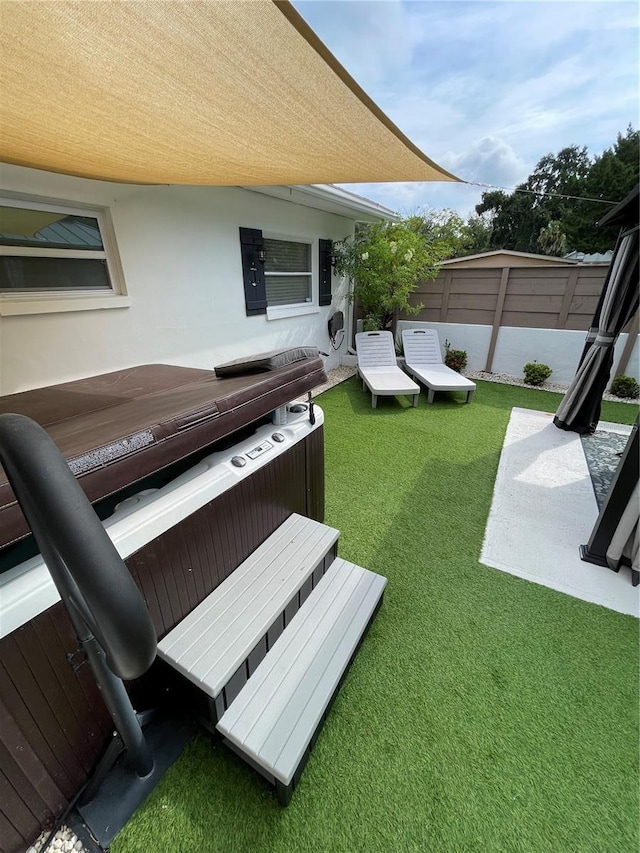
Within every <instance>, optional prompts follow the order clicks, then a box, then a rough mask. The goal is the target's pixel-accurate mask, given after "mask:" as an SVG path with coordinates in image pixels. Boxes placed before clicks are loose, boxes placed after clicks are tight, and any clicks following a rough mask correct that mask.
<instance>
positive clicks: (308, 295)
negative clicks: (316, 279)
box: [263, 237, 313, 306]
mask: <svg viewBox="0 0 640 853" xmlns="http://www.w3.org/2000/svg"><path fill="white" fill-rule="evenodd" d="M263 242H264V249H265V253H266V260H265V264H264V277H265V288H266V294H267V306H274V305H299V304H300V303H311V302H312V299H313V281H312V271H311V243H300V242H297V241H295V242H294V241H293V240H275V239H271V238H269V237H265V238H264V241H263Z"/></svg>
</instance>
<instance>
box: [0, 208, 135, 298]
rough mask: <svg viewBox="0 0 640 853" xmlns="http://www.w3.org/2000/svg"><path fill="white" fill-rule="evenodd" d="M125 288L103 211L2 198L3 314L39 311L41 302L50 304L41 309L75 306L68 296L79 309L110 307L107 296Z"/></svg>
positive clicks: (0, 278) (0, 275)
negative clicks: (11, 307) (79, 298)
mask: <svg viewBox="0 0 640 853" xmlns="http://www.w3.org/2000/svg"><path fill="white" fill-rule="evenodd" d="M123 292H124V286H123V280H122V273H121V270H120V264H119V261H118V258H117V252H116V249H115V238H114V236H113V232H112V229H111V226H110V222H109V220H108V218H107V216H106V214H105V213H104V211H101V210H86V209H81V208H72V207H67V206H66V205H53V204H48V203H44V202H36V201H26V200H22V199H20V200H16V199H10V198H6V199H0V312H2V313H32V312H33V313H36V312H37V311H38V310H39V309H38V308H37V307H34V305H37V303H38V302H41V304H42V303H44V304H48V306H49V307H45V308H44V309H40V310H70V308H69V304H68V299H69V297H71V298H73V299H74V300H76V305H75V306H74V307H76V308H78V307H79V308H90V307H106V306H105V304H104V297H107V298H108V299H110V300H113V298H114V296H117V295H118V294H122V293H123ZM78 297H85V299H84V300H80V302H78ZM96 297H98V303H99V304H98V303H96V304H94V305H92V304H89V303H90V301H91V300H95V298H96ZM99 297H103V299H102V300H100V299H99ZM65 299H66V300H67V302H66V304H64V303H65ZM9 306H13V309H10V308H9ZM21 306H22V310H21ZM25 306H26V307H25ZM113 307H116V306H113ZM71 310H73V309H71Z"/></svg>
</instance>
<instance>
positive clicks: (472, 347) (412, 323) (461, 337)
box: [398, 320, 491, 370]
mask: <svg viewBox="0 0 640 853" xmlns="http://www.w3.org/2000/svg"><path fill="white" fill-rule="evenodd" d="M420 327H423V328H429V329H435V330H436V331H437V332H438V338H439V339H440V347H441V348H442V352H443V354H444V342H445V341H449V343H450V344H451V349H463V350H466V352H467V370H484V366H485V364H486V362H487V352H488V351H489V342H490V340H491V326H476V325H471V324H469V325H462V324H459V323H420V322H418V321H416V320H399V321H398V330H399V331H401V330H402V329H412V328H416V329H419V328H420Z"/></svg>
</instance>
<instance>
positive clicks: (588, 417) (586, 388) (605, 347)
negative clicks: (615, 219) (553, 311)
mask: <svg viewBox="0 0 640 853" xmlns="http://www.w3.org/2000/svg"><path fill="white" fill-rule="evenodd" d="M638 240H639V235H638V226H637V225H636V226H635V227H634V228H632V229H630V230H626V231H624V232H623V233H622V234H621V235H620V238H619V240H618V244H617V246H616V250H615V252H614V255H613V259H612V261H611V266H610V267H609V272H608V274H607V278H606V280H605V283H604V286H603V288H602V293H601V295H600V300H599V302H598V307H597V308H596V313H595V315H594V318H593V321H592V324H591V328H590V329H589V332H588V334H587V339H586V342H585V347H584V350H583V352H582V356H581V358H580V364H579V366H578V371H577V373H576V375H575V377H574V379H573V382H572V383H571V386H570V387H569V390H568V391H567V393H566V394H565V396H564V398H563V400H562V403H561V404H560V406H559V407H558V411H557V412H556V416H555V418H554V419H553V422H554V424H555V425H556V426H557V427H559V428H560V429H565V430H570V431H572V432H578V433H581V434H583V435H584V434H587V433H592V432H594V431H595V429H596V426H597V425H598V420H599V419H600V408H601V404H602V395H603V394H604V391H605V388H606V387H607V383H608V382H609V377H610V375H611V368H612V366H613V348H614V345H615V342H616V340H617V338H618V335H619V334H620V332H621V331H622V329H623V328H624V327H625V326H626V325H627V323H628V322H629V321H630V320H631V319H632V318H633V315H634V314H635V313H636V311H637V310H638V277H639V276H638V254H639V243H638Z"/></svg>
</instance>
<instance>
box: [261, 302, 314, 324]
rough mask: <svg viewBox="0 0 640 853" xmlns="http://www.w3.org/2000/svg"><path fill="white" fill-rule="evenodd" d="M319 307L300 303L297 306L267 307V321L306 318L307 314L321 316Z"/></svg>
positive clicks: (308, 303)
mask: <svg viewBox="0 0 640 853" xmlns="http://www.w3.org/2000/svg"><path fill="white" fill-rule="evenodd" d="M320 311H321V308H320V306H319V305H312V304H311V303H310V302H298V303H297V304H296V305H271V306H269V305H267V320H284V319H286V318H287V317H304V316H305V315H307V314H319V313H320Z"/></svg>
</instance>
